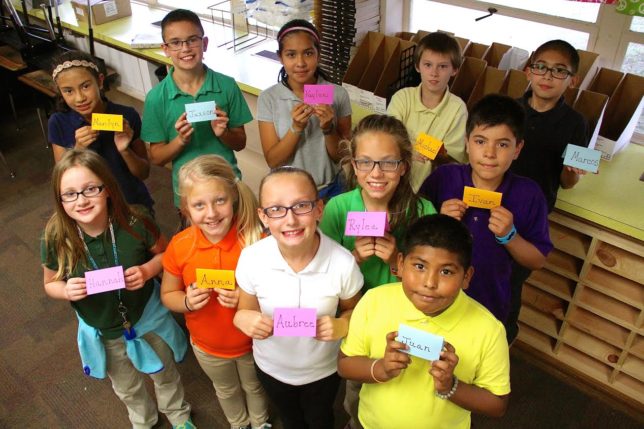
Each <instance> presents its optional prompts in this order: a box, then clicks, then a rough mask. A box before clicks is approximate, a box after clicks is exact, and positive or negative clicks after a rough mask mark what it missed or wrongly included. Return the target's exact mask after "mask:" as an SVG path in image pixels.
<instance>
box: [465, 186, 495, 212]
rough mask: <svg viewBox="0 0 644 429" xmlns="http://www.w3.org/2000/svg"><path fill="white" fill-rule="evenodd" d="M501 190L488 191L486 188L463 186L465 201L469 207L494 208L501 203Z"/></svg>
mask: <svg viewBox="0 0 644 429" xmlns="http://www.w3.org/2000/svg"><path fill="white" fill-rule="evenodd" d="M502 197H503V194H502V193H501V192H494V191H487V190H485V189H479V188H473V187H471V186H466V187H465V188H463V201H464V202H465V204H467V205H468V206H469V207H479V208H482V209H493V208H494V207H498V206H500V205H501V198H502Z"/></svg>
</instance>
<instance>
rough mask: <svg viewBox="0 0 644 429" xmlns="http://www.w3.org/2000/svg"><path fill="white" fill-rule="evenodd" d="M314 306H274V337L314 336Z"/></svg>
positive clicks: (315, 322) (315, 318) (315, 321)
mask: <svg viewBox="0 0 644 429" xmlns="http://www.w3.org/2000/svg"><path fill="white" fill-rule="evenodd" d="M316 325H317V317H316V309H315V308H275V309H274V310H273V335H275V336H276V337H315V328H316Z"/></svg>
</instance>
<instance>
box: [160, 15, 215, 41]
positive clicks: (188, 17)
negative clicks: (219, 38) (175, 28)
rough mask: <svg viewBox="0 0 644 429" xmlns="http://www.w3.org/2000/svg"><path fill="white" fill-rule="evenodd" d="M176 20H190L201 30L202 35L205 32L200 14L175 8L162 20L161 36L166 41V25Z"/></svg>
mask: <svg viewBox="0 0 644 429" xmlns="http://www.w3.org/2000/svg"><path fill="white" fill-rule="evenodd" d="M175 22H190V23H191V24H193V25H194V26H195V27H197V28H198V29H199V31H201V35H202V36H203V35H204V34H205V33H204V31H203V25H202V24H201V19H199V15H197V14H196V13H194V12H193V11H191V10H188V9H175V10H172V11H170V12H168V14H167V15H166V16H164V17H163V19H162V20H161V37H162V38H163V41H164V42H165V29H166V27H167V26H168V25H170V24H173V23H175Z"/></svg>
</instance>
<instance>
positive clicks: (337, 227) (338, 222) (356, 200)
mask: <svg viewBox="0 0 644 429" xmlns="http://www.w3.org/2000/svg"><path fill="white" fill-rule="evenodd" d="M420 202H421V205H422V209H421V213H419V215H420V216H424V215H429V214H435V213H436V209H434V206H433V205H432V203H431V202H429V201H428V200H426V199H424V198H420ZM365 210H366V209H365V206H364V201H362V195H361V189H360V188H356V189H354V190H353V191H349V192H345V193H344V194H341V195H338V196H337V197H334V198H331V200H329V202H328V203H327V204H326V206H325V207H324V214H323V215H322V221H321V222H320V229H321V230H322V232H323V233H325V234H326V235H328V236H329V237H331V238H332V239H333V240H335V241H337V242H338V243H340V244H341V245H342V246H343V247H344V248H345V249H347V250H349V251H350V252H352V251H353V249H354V248H355V243H356V238H355V237H353V236H345V235H344V229H345V225H346V222H347V213H348V212H363V211H365ZM405 232H406V231H405V228H402V227H401V226H399V227H398V228H396V229H395V230H394V231H393V232H392V235H393V236H394V237H395V239H396V247H400V243H401V242H402V239H403V236H404V235H405ZM360 271H362V275H363V276H364V289H363V290H364V291H366V290H368V289H371V288H374V287H376V286H380V285H383V284H387V283H394V282H397V281H399V280H398V278H397V277H396V276H394V275H393V274H391V270H390V268H389V264H387V263H385V262H384V261H383V260H382V259H380V258H379V257H377V256H375V255H374V256H371V257H369V258H368V259H367V260H366V261H364V262H362V264H360Z"/></svg>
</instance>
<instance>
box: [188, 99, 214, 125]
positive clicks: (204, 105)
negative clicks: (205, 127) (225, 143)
mask: <svg viewBox="0 0 644 429" xmlns="http://www.w3.org/2000/svg"><path fill="white" fill-rule="evenodd" d="M216 108H217V105H216V104H215V102H214V101H204V102H201V103H190V104H186V120H187V121H188V122H190V123H191V124H192V123H194V122H203V121H212V120H213V119H215V118H216V117H217V113H216V112H215V109H216Z"/></svg>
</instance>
